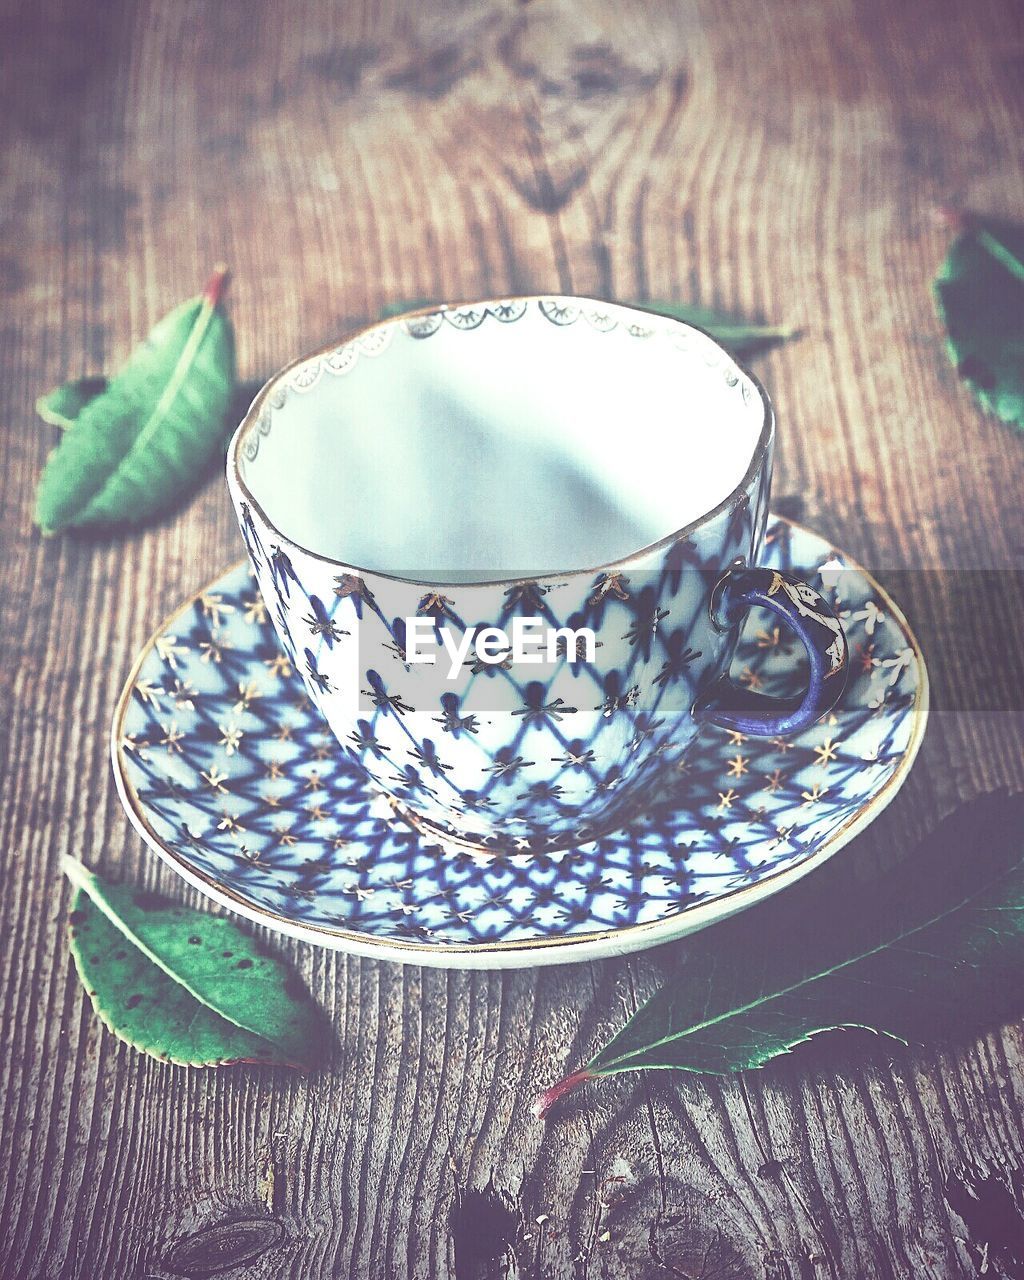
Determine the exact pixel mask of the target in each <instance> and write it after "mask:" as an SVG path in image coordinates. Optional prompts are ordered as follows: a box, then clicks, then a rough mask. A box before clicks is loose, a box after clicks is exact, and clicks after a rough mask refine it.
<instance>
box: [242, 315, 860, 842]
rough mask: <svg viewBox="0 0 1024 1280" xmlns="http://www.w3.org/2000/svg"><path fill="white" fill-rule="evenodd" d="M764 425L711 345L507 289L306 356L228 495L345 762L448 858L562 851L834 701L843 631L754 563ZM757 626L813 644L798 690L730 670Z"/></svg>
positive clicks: (259, 424) (764, 463) (255, 430)
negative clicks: (714, 733) (681, 777)
mask: <svg viewBox="0 0 1024 1280" xmlns="http://www.w3.org/2000/svg"><path fill="white" fill-rule="evenodd" d="M773 433H774V418H773V414H772V409H771V405H770V403H769V400H768V397H767V395H766V394H765V392H764V391H763V389H762V388H761V386H760V385H759V384H758V383H757V381H756V380H755V379H754V378H752V377H751V376H750V374H748V373H746V372H745V371H744V370H743V369H742V368H740V366H739V365H738V364H737V363H736V362H735V361H734V360H733V359H732V357H731V356H730V355H729V354H728V353H727V352H726V351H725V350H724V349H723V348H722V347H721V346H719V345H718V344H717V343H716V342H715V341H713V340H712V339H711V338H710V337H709V336H708V335H707V334H705V333H703V332H701V331H700V330H697V329H694V328H691V327H690V326H688V325H685V324H682V323H680V322H678V321H675V320H671V319H666V318H663V317H660V316H655V315H652V314H650V313H648V312H645V311H640V310H636V309H634V308H630V307H624V306H618V305H613V304H610V303H605V302H599V301H594V300H590V299H584V298H570V297H535V298H513V299H504V300H496V301H489V302H480V303H475V304H472V305H468V306H462V305H460V306H453V307H439V308H436V309H432V310H424V311H419V312H415V313H411V314H409V315H406V316H401V317H398V318H395V319H390V320H386V321H383V322H381V323H379V324H374V325H371V326H369V327H368V328H366V329H364V330H362V331H361V332H359V333H357V334H356V335H355V336H354V337H351V338H349V339H347V340H346V341H344V342H343V343H342V344H341V345H338V346H331V347H327V348H325V349H324V350H322V351H320V352H317V353H316V354H314V355H312V356H308V357H305V358H303V359H300V360H298V361H296V362H295V363H293V364H291V365H289V366H288V367H287V368H285V369H284V370H282V372H280V373H279V374H277V375H276V376H275V377H274V378H272V379H271V380H270V382H268V383H267V385H266V386H265V387H264V388H263V390H262V391H261V392H260V394H259V395H258V396H257V397H256V400H255V401H254V402H253V404H252V407H251V408H250V410H249V412H248V414H247V415H246V417H245V420H244V421H243V422H242V424H241V426H240V427H239V428H238V430H237V431H236V433H235V435H234V437H233V439H232V442H231V446H230V450H229V454H228V465H227V474H228V485H229V489H230V492H231V497H232V500H233V502H234V505H235V508H236V511H237V514H238V519H239V522H240V524H241V528H242V535H243V537H244V539H245V544H246V547H247V549H248V552H249V556H250V559H251V561H252V565H253V567H254V569H255V572H256V576H257V578H258V581H259V585H260V588H261V591H262V593H263V596H264V598H265V600H266V602H267V604H268V605H269V606H270V610H271V613H272V616H273V620H274V625H275V626H276V628H277V631H278V635H279V636H280V639H281V643H282V644H283V646H284V648H285V651H286V652H287V654H288V655H289V657H290V659H291V661H292V663H293V664H294V666H295V668H296V669H297V670H298V671H299V672H300V674H301V676H302V678H303V680H304V681H305V684H306V688H307V690H308V692H309V696H310V697H311V698H312V699H313V701H314V703H315V704H316V705H317V707H318V708H319V709H320V711H321V712H322V714H323V715H324V717H325V718H326V720H327V722H328V723H329V725H330V727H331V729H332V730H333V731H334V734H335V735H336V737H337V739H338V742H339V744H340V748H339V749H341V750H343V751H345V752H346V753H348V755H349V756H350V757H351V758H352V759H353V760H355V761H357V762H358V764H359V765H360V767H361V768H362V769H363V770H364V771H365V773H366V776H367V779H368V780H369V782H370V783H371V784H372V785H373V786H374V787H376V788H379V789H380V790H381V791H382V792H384V793H386V794H387V796H389V797H390V799H391V800H392V802H393V804H394V805H395V807H396V808H398V809H399V810H400V812H401V813H402V814H403V815H405V816H406V817H407V818H408V819H409V820H410V821H411V822H413V823H414V824H415V825H416V826H417V827H419V828H420V829H421V830H423V831H425V832H427V833H428V834H430V835H434V836H437V837H438V838H439V839H441V840H442V841H453V842H456V843H462V844H468V845H471V846H473V847H475V848H480V849H484V850H488V851H492V852H493V851H499V850H501V851H503V850H513V851H535V850H550V849H557V848H562V847H565V846H568V845H571V844H573V843H576V842H580V841H584V840H587V839H592V838H596V837H597V836H599V835H600V834H601V833H602V832H603V831H606V830H610V829H612V828H614V827H617V826H619V825H622V824H623V823H624V822H626V821H627V820H628V819H629V818H630V817H631V816H632V815H634V814H635V813H636V812H637V810H638V808H639V807H640V806H642V805H643V804H645V803H647V802H648V800H649V799H650V797H651V795H652V794H653V792H654V791H655V790H656V789H657V788H659V787H661V786H662V785H663V783H664V780H665V778H666V775H667V774H668V773H670V772H671V771H672V770H673V769H674V768H675V767H676V766H678V765H679V763H680V760H681V757H682V755H683V753H684V752H686V751H687V750H688V749H689V750H695V751H699V749H700V747H699V742H698V743H697V744H696V745H695V744H694V739H695V738H696V737H697V735H698V732H699V730H700V728H701V725H703V724H706V723H711V724H715V725H720V726H724V727H726V728H729V729H732V730H734V731H736V732H737V733H742V734H750V735H764V736H769V737H775V736H777V735H780V734H789V733H796V732H799V731H800V730H802V729H804V728H806V727H807V726H808V725H809V724H811V723H813V722H814V721H815V720H816V719H818V718H819V717H820V716H822V715H824V714H825V713H826V712H828V711H829V710H830V709H831V707H832V706H833V705H834V704H835V702H836V701H837V699H838V698H839V696H840V695H841V693H842V691H843V688H844V685H845V682H846V670H847V645H846V640H845V637H844V635H843V632H842V628H841V626H840V624H839V622H838V620H837V618H836V617H835V614H834V613H833V612H832V610H831V609H830V608H829V607H828V605H827V604H826V602H825V601H824V600H823V599H822V598H821V596H820V595H819V594H818V593H817V591H815V590H814V589H813V588H812V587H811V586H809V585H808V584H807V583H805V582H802V581H800V580H799V579H795V578H793V577H791V576H789V575H787V574H783V573H778V572H775V571H773V570H765V569H760V568H758V567H757V565H758V557H759V554H760V551H761V546H762V540H763V536H764V529H765V521H766V516H767V510H768V494H769V487H770V483H771V468H772V449H773ZM753 605H757V606H763V607H766V608H767V609H770V610H772V611H774V613H776V614H777V615H779V616H780V617H781V619H782V620H783V621H784V622H785V623H787V624H788V625H789V626H790V627H792V629H793V630H794V631H795V632H796V633H797V635H798V636H799V638H800V640H801V641H802V642H803V645H804V647H805V649H806V653H807V659H808V669H809V670H808V684H807V690H806V692H805V693H804V694H803V695H802V696H801V697H798V698H794V699H776V698H771V697H768V696H766V695H765V694H762V693H759V692H757V691H755V690H753V689H751V688H749V687H745V686H744V685H743V684H742V683H738V682H736V681H734V680H733V679H732V677H731V676H730V675H729V672H728V668H729V663H730V660H731V657H732V654H733V649H734V647H735V643H736V640H737V636H738V632H739V628H740V625H741V623H742V622H743V619H744V617H745V615H746V613H747V610H748V609H749V608H750V607H751V606H753ZM431 658H433V662H431Z"/></svg>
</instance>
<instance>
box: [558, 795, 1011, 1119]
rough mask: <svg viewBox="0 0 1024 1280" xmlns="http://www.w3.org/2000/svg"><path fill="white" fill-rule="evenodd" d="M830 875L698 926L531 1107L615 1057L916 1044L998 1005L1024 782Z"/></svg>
mask: <svg viewBox="0 0 1024 1280" xmlns="http://www.w3.org/2000/svg"><path fill="white" fill-rule="evenodd" d="M828 884H829V877H828V875H827V874H826V873H825V872H823V871H819V872H818V873H817V874H816V875H815V876H812V877H810V878H809V879H808V880H807V881H805V882H803V884H800V885H796V886H794V887H793V888H791V889H789V890H787V891H785V892H784V893H783V894H781V895H780V896H779V897H778V898H776V899H774V900H773V901H772V902H769V903H765V904H763V905H762V906H759V907H757V908H756V909H754V910H751V911H749V912H746V913H744V914H742V915H740V916H736V917H733V918H732V919H731V920H727V921H725V922H723V923H722V924H720V925H716V926H715V927H713V928H711V929H708V930H707V931H706V932H704V933H702V934H700V935H698V936H697V937H696V938H695V939H694V940H693V942H692V943H691V944H690V945H689V947H688V948H687V951H686V956H685V961H684V963H683V964H682V965H681V967H680V970H679V973H678V975H677V977H676V979H675V980H674V981H672V982H670V983H668V984H667V985H666V986H664V987H662V989H661V990H660V991H658V992H657V993H656V994H655V995H654V996H653V997H652V998H651V999H650V1000H649V1001H648V1002H647V1003H646V1004H645V1005H643V1006H642V1007H641V1008H640V1009H639V1010H638V1011H637V1013H636V1014H635V1015H634V1016H633V1017H632V1019H631V1020H630V1021H629V1022H628V1023H627V1024H626V1025H625V1026H624V1027H623V1028H622V1030H621V1031H620V1032H619V1033H618V1034H617V1035H616V1036H615V1037H614V1039H613V1040H611V1041H610V1043H609V1044H608V1045H606V1046H605V1048H604V1049H602V1050H601V1052H600V1053H598V1054H597V1055H596V1056H595V1057H594V1058H593V1059H591V1061H590V1062H589V1063H588V1064H587V1065H586V1066H585V1067H584V1068H582V1069H581V1070H580V1071H577V1072H574V1073H573V1074H572V1075H571V1076H568V1077H566V1078H565V1079H564V1080H562V1081H559V1083H558V1084H556V1085H554V1086H553V1087H552V1088H551V1089H549V1090H547V1091H546V1092H545V1093H544V1094H542V1095H541V1096H540V1097H539V1098H538V1099H537V1102H536V1104H535V1107H534V1110H535V1113H536V1114H537V1115H544V1114H545V1113H546V1112H547V1110H548V1108H549V1107H550V1106H551V1105H552V1104H553V1103H554V1102H555V1101H557V1099H558V1098H559V1097H561V1096H562V1095H563V1094H564V1093H567V1092H568V1091H569V1090H570V1089H572V1088H575V1087H576V1086H577V1085H579V1084H581V1083H582V1082H583V1081H585V1080H590V1079H593V1078H595V1077H598V1076H606V1075H612V1074H614V1073H616V1072H620V1071H638V1070H642V1069H645V1068H651V1067H656V1068H675V1069H677V1070H681V1071H692V1072H707V1073H712V1074H716V1075H721V1074H725V1073H727V1072H733V1071H743V1070H747V1069H750V1068H754V1067H761V1066H764V1064H765V1063H767V1062H770V1061H771V1060H772V1059H773V1058H776V1057H778V1056H779V1055H780V1054H784V1053H788V1052H789V1051H790V1050H792V1049H793V1048H794V1047H795V1046H797V1045H799V1044H802V1043H803V1042H804V1041H806V1040H808V1039H810V1037H812V1036H815V1035H818V1034H819V1033H821V1032H825V1031H830V1030H834V1029H839V1028H846V1027H861V1028H866V1029H868V1030H871V1031H875V1032H877V1033H878V1034H879V1035H883V1036H887V1037H889V1038H891V1039H893V1040H896V1041H901V1042H904V1043H909V1042H914V1043H923V1042H925V1041H928V1040H932V1039H934V1038H936V1037H942V1036H946V1035H948V1034H950V1033H951V1032H954V1031H957V1030H960V1029H961V1028H962V1027H963V1025H964V1024H965V1023H971V1024H974V1025H982V1024H984V1023H985V1022H987V1021H994V1020H996V1019H998V1018H999V1017H1000V1016H1001V1015H1002V1014H1004V1013H1005V1012H1006V1010H1007V995H1008V993H1013V994H1016V993H1017V992H1018V991H1019V988H1020V980H1021V976H1022V974H1024V796H1014V797H1012V798H1009V799H1008V798H1006V797H1005V796H1003V795H1000V794H994V795H989V796H984V797H982V798H981V799H980V800H978V801H974V802H972V803H971V804H968V805H964V806H962V807H961V808H960V809H958V810H957V811H956V812H955V813H954V814H952V815H951V816H950V817H949V818H947V819H946V820H945V821H944V822H943V823H941V824H940V826H939V827H938V828H937V829H936V831H935V832H934V833H933V834H932V836H931V837H930V838H929V839H928V840H926V841H925V842H924V843H923V844H922V845H921V846H920V848H919V850H918V851H917V853H916V854H915V855H913V856H912V857H911V858H909V859H907V860H906V861H904V862H903V863H902V864H901V865H900V866H899V867H897V868H896V869H895V870H894V871H892V872H889V873H887V874H886V875H884V876H882V877H877V878H871V879H870V880H868V881H867V882H861V883H860V884H859V886H857V885H854V886H850V885H845V886H844V888H843V891H842V892H841V893H838V892H837V893H834V894H833V895H832V896H831V897H829V895H828V893H827V886H828Z"/></svg>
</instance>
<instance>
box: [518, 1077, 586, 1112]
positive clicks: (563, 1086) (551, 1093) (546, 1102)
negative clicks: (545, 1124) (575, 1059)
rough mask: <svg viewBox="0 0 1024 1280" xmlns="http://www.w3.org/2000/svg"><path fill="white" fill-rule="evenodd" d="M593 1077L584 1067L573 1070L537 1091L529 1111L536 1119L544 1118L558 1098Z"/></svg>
mask: <svg viewBox="0 0 1024 1280" xmlns="http://www.w3.org/2000/svg"><path fill="white" fill-rule="evenodd" d="M594 1078H595V1073H594V1072H593V1071H588V1070H587V1068H586V1067H581V1068H580V1069H579V1071H573V1072H572V1074H571V1075H567V1076H565V1077H563V1078H562V1079H561V1080H558V1081H556V1083H555V1084H553V1085H552V1086H551V1087H550V1088H549V1089H545V1090H544V1091H543V1092H542V1093H538V1094H537V1096H536V1097H535V1098H534V1100H533V1104H532V1106H531V1107H530V1111H531V1112H532V1113H533V1115H534V1117H535V1118H536V1119H537V1120H544V1119H546V1117H547V1114H548V1112H549V1111H550V1110H551V1108H552V1107H553V1106H554V1105H555V1103H556V1102H558V1100H559V1099H560V1098H564V1097H565V1095H566V1094H567V1093H571V1092H572V1091H573V1089H577V1088H578V1087H579V1086H580V1085H581V1084H585V1083H586V1082H587V1081H588V1080H593V1079H594Z"/></svg>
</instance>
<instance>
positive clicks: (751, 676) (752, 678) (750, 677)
mask: <svg viewBox="0 0 1024 1280" xmlns="http://www.w3.org/2000/svg"><path fill="white" fill-rule="evenodd" d="M740 684H742V685H745V686H746V687H747V688H748V689H760V688H761V686H762V685H763V684H764V681H763V680H762V679H761V677H760V676H759V675H758V674H757V672H756V671H754V670H752V669H751V668H750V667H744V668H743V670H742V671H741V672H740Z"/></svg>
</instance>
